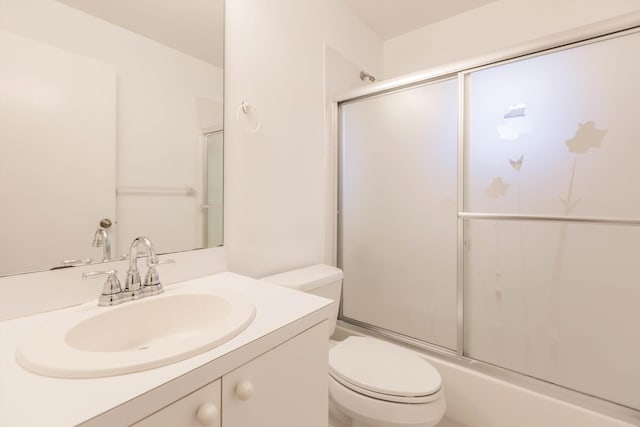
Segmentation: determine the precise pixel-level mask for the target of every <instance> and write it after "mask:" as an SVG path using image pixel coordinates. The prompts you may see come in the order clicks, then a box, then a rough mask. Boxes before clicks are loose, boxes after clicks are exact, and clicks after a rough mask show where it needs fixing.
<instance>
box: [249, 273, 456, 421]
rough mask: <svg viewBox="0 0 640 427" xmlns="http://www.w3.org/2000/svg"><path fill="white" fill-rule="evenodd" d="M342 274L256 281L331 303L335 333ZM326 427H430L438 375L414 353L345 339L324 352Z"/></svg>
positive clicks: (437, 414)
mask: <svg viewBox="0 0 640 427" xmlns="http://www.w3.org/2000/svg"><path fill="white" fill-rule="evenodd" d="M342 277H343V275H342V271H341V270H339V269H337V268H335V267H331V266H328V265H321V264H319V265H314V266H311V267H307V268H301V269H298V270H292V271H289V272H285V273H281V274H276V275H273V276H268V277H264V278H263V279H261V280H264V281H267V282H270V283H273V284H276V285H280V286H286V287H289V288H293V289H297V290H300V291H303V292H309V293H311V294H314V295H319V296H323V297H325V298H329V299H332V300H333V301H334V303H333V305H332V312H331V317H330V319H329V323H330V325H329V326H330V332H329V335H332V334H333V332H334V330H335V324H336V320H337V318H338V303H339V300H340V293H341V288H342ZM329 402H330V405H329V418H330V422H331V427H434V426H435V425H437V424H438V422H440V420H441V419H442V416H443V414H444V411H445V408H446V403H445V398H444V392H443V389H442V379H441V377H440V374H439V373H438V371H437V370H436V369H435V368H434V367H433V366H431V365H430V364H429V363H428V362H427V361H426V360H424V359H422V358H421V357H420V356H419V355H418V354H417V353H415V352H412V351H410V350H407V349H405V348H402V347H399V346H397V345H395V344H391V343H388V342H386V341H382V340H379V339H376V338H371V337H358V336H351V337H348V338H346V339H345V340H344V341H339V342H332V345H331V346H330V349H329Z"/></svg>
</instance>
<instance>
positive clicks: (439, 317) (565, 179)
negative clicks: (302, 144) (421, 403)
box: [339, 29, 640, 413]
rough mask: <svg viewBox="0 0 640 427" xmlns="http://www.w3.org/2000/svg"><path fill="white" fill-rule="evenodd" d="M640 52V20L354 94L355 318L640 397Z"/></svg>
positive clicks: (621, 401) (348, 252) (347, 162)
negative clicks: (636, 25)
mask: <svg viewBox="0 0 640 427" xmlns="http://www.w3.org/2000/svg"><path fill="white" fill-rule="evenodd" d="M638 52H640V32H638V30H637V29H636V30H631V31H627V32H620V33H616V34H612V35H608V36H606V37H601V38H600V39H593V40H589V41H585V42H582V43H577V44H574V45H572V46H564V47H562V48H559V49H555V50H551V51H545V52H541V53H538V54H535V55H530V56H528V57H525V58H518V59H515V60H507V61H504V62H502V63H498V64H491V65H489V66H483V67H479V68H474V69H469V70H458V71H459V73H458V74H456V75H455V76H454V77H447V78H442V79H440V80H436V81H427V82H423V83H421V84H417V85H415V86H412V87H409V88H399V89H396V90H395V91H390V92H385V93H379V94H374V95H371V96H368V97H361V98H357V99H354V100H350V101H346V102H343V103H342V104H341V105H340V126H341V128H340V140H341V142H340V144H341V180H340V182H341V187H340V190H341V194H340V201H341V206H340V254H339V255H340V256H339V259H340V265H341V267H342V268H343V270H344V273H345V279H344V289H343V302H342V304H343V305H342V315H343V318H344V319H345V320H347V321H348V322H352V323H356V324H358V325H361V326H364V327H367V328H372V329H375V330H378V331H380V332H381V333H386V334H388V335H390V336H393V337H395V338H397V339H400V340H404V341H407V342H411V343H414V344H418V345H422V346H424V347H432V348H434V347H433V346H438V347H440V348H441V350H443V351H445V352H446V351H447V349H448V350H452V351H450V352H449V353H452V354H453V353H454V352H455V353H456V354H457V355H458V356H460V357H462V358H463V359H466V360H471V361H480V362H483V366H485V367H486V368H487V369H494V368H491V367H490V366H489V365H492V366H494V367H499V368H503V369H502V370H501V371H500V372H504V370H505V369H506V370H508V371H511V372H517V373H520V374H523V375H526V376H529V377H534V378H537V379H540V380H543V381H546V382H548V383H553V384H557V385H560V386H562V387H564V388H565V389H570V390H575V391H578V392H580V393H583V394H586V395H590V396H595V397H598V398H600V399H603V400H606V401H610V402H614V403H616V404H617V405H622V406H625V407H627V408H632V409H635V410H636V411H638V410H640V363H638V361H639V360H640V309H639V307H640V285H639V283H640V243H639V242H640V189H639V188H638V185H639V184H640V115H639V114H638V111H639V109H638V107H637V104H638V100H639V99H640V79H639V78H638V76H640V55H638ZM459 100H460V101H459ZM459 104H460V105H459ZM459 107H460V108H459ZM458 129H460V131H461V134H460V135H459V134H458ZM497 371H499V370H496V372H497ZM563 393H566V391H563ZM636 413H637V412H636Z"/></svg>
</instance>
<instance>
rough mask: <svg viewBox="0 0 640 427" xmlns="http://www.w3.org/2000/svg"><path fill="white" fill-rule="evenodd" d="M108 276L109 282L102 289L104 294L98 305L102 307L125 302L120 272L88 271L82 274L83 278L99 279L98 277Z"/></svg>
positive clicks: (101, 295)
mask: <svg viewBox="0 0 640 427" xmlns="http://www.w3.org/2000/svg"><path fill="white" fill-rule="evenodd" d="M105 276H107V280H106V281H105V282H104V287H103V288H102V294H100V297H99V298H98V305H99V306H100V307H106V306H110V305H116V304H120V303H121V302H123V298H122V297H123V294H122V287H121V286H120V280H118V272H117V271H116V270H108V271H88V272H85V273H82V278H83V279H85V280H87V279H97V278H98V277H105Z"/></svg>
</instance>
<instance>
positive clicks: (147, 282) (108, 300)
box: [82, 237, 174, 307]
mask: <svg viewBox="0 0 640 427" xmlns="http://www.w3.org/2000/svg"><path fill="white" fill-rule="evenodd" d="M140 246H142V248H143V249H144V251H145V252H146V255H147V274H146V275H145V277H144V282H141V281H140V272H139V271H138V251H139V248H140ZM173 262H174V261H173V260H172V259H166V260H163V261H160V260H159V259H158V255H157V254H156V250H155V248H154V247H153V243H152V242H151V240H150V239H149V238H148V237H136V238H135V239H134V240H133V242H132V243H131V250H130V251H129V270H127V278H126V281H125V285H124V289H122V288H121V287H120V281H119V280H118V272H117V271H115V270H109V271H91V272H88V273H84V274H83V275H82V278H83V279H94V278H97V277H104V276H106V277H107V281H106V282H105V284H104V289H103V290H102V294H101V295H100V298H99V299H98V305H99V306H101V307H104V306H110V305H116V304H120V303H122V302H126V301H131V300H135V299H140V298H143V297H146V296H151V295H157V294H161V293H162V292H163V291H162V284H161V283H160V277H159V276H158V271H157V270H156V267H157V266H158V265H160V264H169V263H173Z"/></svg>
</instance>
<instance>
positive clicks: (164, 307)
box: [16, 289, 255, 378]
mask: <svg viewBox="0 0 640 427" xmlns="http://www.w3.org/2000/svg"><path fill="white" fill-rule="evenodd" d="M254 316H255V306H254V304H253V303H252V302H251V301H250V300H249V299H248V298H247V297H246V296H243V295H241V294H239V293H236V292H232V291H230V290H226V289H218V290H216V291H215V292H212V293H201V294H200V293H199V294H173V295H167V294H163V295H159V296H153V297H149V298H147V299H143V300H140V301H134V302H130V303H126V304H124V305H121V306H117V307H112V308H99V307H91V308H90V309H87V310H85V311H81V312H80V313H79V314H78V315H77V316H69V318H66V319H65V320H64V321H61V322H60V324H58V323H56V322H53V324H47V325H46V327H44V328H42V329H41V330H39V331H36V332H34V333H33V334H32V335H31V336H29V337H27V339H26V340H25V341H24V342H23V343H22V345H21V346H20V347H19V348H18V350H17V352H16V359H17V360H18V362H19V363H20V365H22V366H23V367H24V368H26V369H27V370H29V371H31V372H34V373H36V374H40V375H45V376H52V377H61V378H96V377H105V376H112V375H120V374H126V373H131V372H137V371H142V370H146V369H151V368H156V367H159V366H163V365H167V364H170V363H173V362H177V361H180V360H183V359H186V358H188V357H191V356H194V355H196V354H199V353H203V352H205V351H208V350H211V349H213V348H214V347H216V346H218V345H221V344H223V343H224V342H226V341H228V340H230V339H232V338H233V337H235V336H236V335H238V334H239V333H240V332H242V331H243V330H244V329H246V328H247V327H248V326H249V324H250V323H251V322H252V321H253V318H254Z"/></svg>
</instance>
